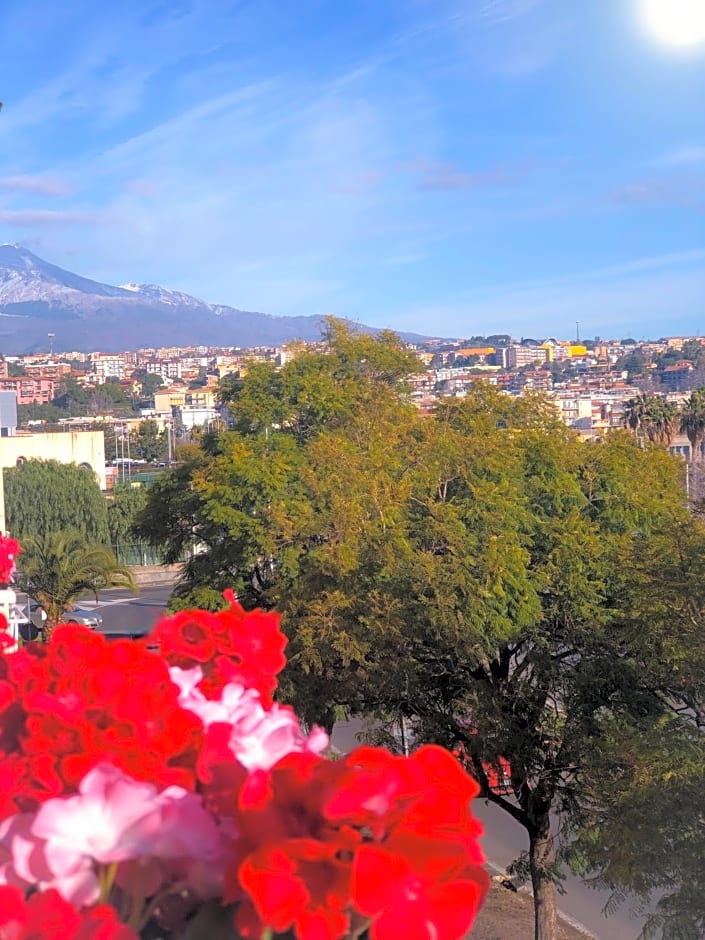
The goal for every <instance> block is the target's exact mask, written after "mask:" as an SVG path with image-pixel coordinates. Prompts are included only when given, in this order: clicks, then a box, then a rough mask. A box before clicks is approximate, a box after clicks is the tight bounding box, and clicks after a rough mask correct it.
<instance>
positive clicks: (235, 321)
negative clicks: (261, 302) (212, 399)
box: [0, 245, 322, 355]
mask: <svg viewBox="0 0 705 940" xmlns="http://www.w3.org/2000/svg"><path fill="white" fill-rule="evenodd" d="M321 332H322V320H321V318H320V317H315V316H312V317H276V316H269V315H267V314H264V313H252V312H248V311H244V310H237V309H235V308H234V307H227V306H221V305H219V304H208V303H205V302H204V301H202V300H198V298H196V297H191V296H190V295H188V294H183V293H181V292H180V291H173V290H168V289H167V288H164V287H160V286H158V285H155V284H134V283H129V284H124V285H123V286H122V287H115V286H113V285H111V284H102V283H100V282H99V281H93V280H90V279H89V278H85V277H81V276H80V275H78V274H74V273H72V272H71V271H66V270H64V269H63V268H59V267H57V266H56V265H53V264H50V263H49V262H48V261H44V260H43V259H42V258H38V257H37V256H36V255H35V254H33V253H32V252H31V251H29V250H28V249H26V248H22V247H21V246H19V245H0V353H6V354H10V355H11V354H19V353H23V352H32V351H38V350H45V349H47V347H48V342H47V334H48V333H52V334H53V337H52V339H53V346H54V349H56V350H57V351H61V350H69V349H76V350H80V351H91V350H103V351H105V352H111V351H116V350H122V349H138V348H140V347H150V346H188V345H201V344H204V345H221V346H242V347H247V346H258V345H279V344H281V343H285V342H289V341H290V340H294V339H304V340H314V339H319V338H320V336H321Z"/></svg>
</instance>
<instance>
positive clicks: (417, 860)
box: [352, 835, 489, 940]
mask: <svg viewBox="0 0 705 940" xmlns="http://www.w3.org/2000/svg"><path fill="white" fill-rule="evenodd" d="M488 886H489V877H488V875H487V873H486V872H485V871H484V869H482V868H481V867H479V866H472V865H468V864H467V856H466V853H465V851H464V849H463V847H462V845H460V844H453V843H452V842H439V841H437V840H434V839H425V838H423V837H420V836H415V835H407V836H401V837H397V838H392V839H390V840H389V841H387V842H385V843H384V844H383V845H365V846H362V847H361V848H360V849H359V850H358V852H357V853H356V857H355V862H354V864H353V881H352V896H353V904H354V905H355V908H356V909H357V910H358V911H359V912H360V913H361V914H364V915H366V916H367V917H370V918H373V923H372V926H371V928H370V937H371V940H398V938H399V937H404V940H461V938H462V937H464V936H465V935H466V934H467V932H468V931H469V930H470V927H471V925H472V922H473V920H474V919H475V915H476V914H477V911H478V909H479V906H480V904H481V903H482V900H483V898H484V896H485V894H486V893H487V889H488Z"/></svg>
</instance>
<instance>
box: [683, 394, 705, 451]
mask: <svg viewBox="0 0 705 940" xmlns="http://www.w3.org/2000/svg"><path fill="white" fill-rule="evenodd" d="M680 432H681V434H685V435H686V437H687V438H688V440H689V441H690V455H691V459H692V460H697V459H698V457H699V456H700V445H701V444H702V442H703V439H705V388H696V389H695V390H694V391H693V392H691V394H690V397H689V398H688V400H687V401H686V402H685V404H684V405H683V407H682V408H681V412H680Z"/></svg>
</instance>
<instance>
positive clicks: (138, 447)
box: [130, 420, 168, 463]
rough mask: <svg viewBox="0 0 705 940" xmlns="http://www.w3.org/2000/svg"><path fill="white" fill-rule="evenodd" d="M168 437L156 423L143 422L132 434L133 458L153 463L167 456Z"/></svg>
mask: <svg viewBox="0 0 705 940" xmlns="http://www.w3.org/2000/svg"><path fill="white" fill-rule="evenodd" d="M167 449H168V443H167V440H166V435H165V434H164V432H163V431H160V430H159V426H158V425H157V422H156V421H152V420H146V421H141V422H140V423H139V426H138V428H137V430H136V431H133V432H132V433H131V434H130V452H131V454H132V456H133V458H138V459H139V460H146V461H147V462H150V463H151V462H152V461H155V460H158V459H160V458H162V457H165V456H166V453H167Z"/></svg>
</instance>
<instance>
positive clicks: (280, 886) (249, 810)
mask: <svg viewBox="0 0 705 940" xmlns="http://www.w3.org/2000/svg"><path fill="white" fill-rule="evenodd" d="M228 600H229V601H230V606H229V607H228V608H227V609H226V610H223V611H221V612H219V613H208V612H206V611H186V612H182V613H179V614H176V615H175V616H173V617H167V618H165V619H164V620H162V621H161V622H160V623H159V624H158V625H157V627H156V629H155V631H154V633H153V634H152V636H151V637H150V640H149V643H150V646H149V647H148V646H147V643H146V642H134V641H131V640H117V641H114V642H110V641H108V640H107V639H106V638H105V637H102V636H100V635H98V634H96V633H92V632H91V631H89V630H85V629H84V628H82V627H75V626H69V625H66V626H60V627H59V628H57V630H56V631H55V632H54V634H53V635H52V638H51V640H50V641H49V643H47V644H46V645H42V644H28V645H27V646H25V647H23V648H22V649H20V650H19V651H16V652H8V651H7V650H4V651H3V650H2V647H3V644H2V643H1V642H0V937H7V938H13V940H23V938H26V940H30V938H35V937H36V938H39V937H40V936H41V937H52V938H56V940H68V938H69V937H76V938H80V940H135V938H138V937H140V936H148V935H149V936H156V935H159V936H161V937H169V938H174V940H177V938H179V937H186V936H188V937H204V938H206V937H211V936H216V935H217V936H222V937H226V936H231V937H242V938H253V940H254V938H262V937H265V936H272V935H273V934H277V933H282V932H286V931H293V933H294V935H295V936H296V937H297V938H299V940H309V938H310V940H343V938H352V937H357V936H360V935H361V934H362V933H363V932H364V931H368V932H369V936H370V938H371V940H396V938H398V937H399V936H404V937H406V938H410V940H431V938H438V940H460V938H462V937H464V936H465V935H466V934H467V932H468V930H469V928H470V926H471V924H472V921H473V918H474V916H475V914H476V912H477V909H478V907H479V905H480V904H481V902H482V899H483V897H484V894H485V892H486V890H487V876H486V873H485V871H484V867H483V857H482V854H481V851H480V849H479V846H478V842H477V837H478V835H479V832H480V829H479V825H478V824H477V822H476V821H475V820H474V819H473V817H472V814H471V810H470V803H471V800H472V798H473V797H474V796H475V795H476V793H477V785H476V784H475V782H474V781H473V780H472V779H471V778H470V777H469V776H468V775H467V774H466V773H465V771H464V770H463V769H462V767H461V766H460V765H459V764H458V762H457V761H456V760H455V759H454V758H453V757H452V756H451V755H450V754H449V753H447V752H446V751H444V750H442V749H441V748H438V747H435V746H424V747H421V748H419V750H418V751H416V752H415V753H414V754H413V755H412V756H411V757H410V758H402V757H396V756H393V755H392V754H390V753H388V752H387V751H384V750H382V749H378V748H367V747H365V748H359V749H357V750H356V751H354V752H352V753H351V754H349V755H348V756H346V757H344V758H342V759H341V760H337V761H336V760H331V759H329V758H327V757H325V756H323V754H324V751H325V750H326V748H327V746H328V738H327V735H326V734H325V733H324V732H323V731H322V730H320V729H313V731H312V732H311V733H310V734H308V735H307V734H305V733H304V732H303V730H302V728H301V727H300V725H299V722H298V719H297V717H296V715H295V713H294V712H293V711H292V710H291V709H290V708H287V707H285V706H282V705H279V704H278V703H274V702H273V700H272V695H273V693H274V692H275V690H276V685H277V678H276V677H277V674H278V673H279V672H280V671H281V669H282V668H283V666H284V664H285V658H284V647H285V645H286V639H285V637H284V635H283V634H282V632H281V630H280V628H279V619H278V617H277V616H276V615H274V614H269V613H264V612H261V611H254V612H251V613H248V612H245V611H244V610H243V609H242V608H241V607H240V606H239V605H237V604H236V603H235V601H234V599H233V598H232V596H228ZM155 644H156V646H157V648H155ZM47 925H48V926H47Z"/></svg>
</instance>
